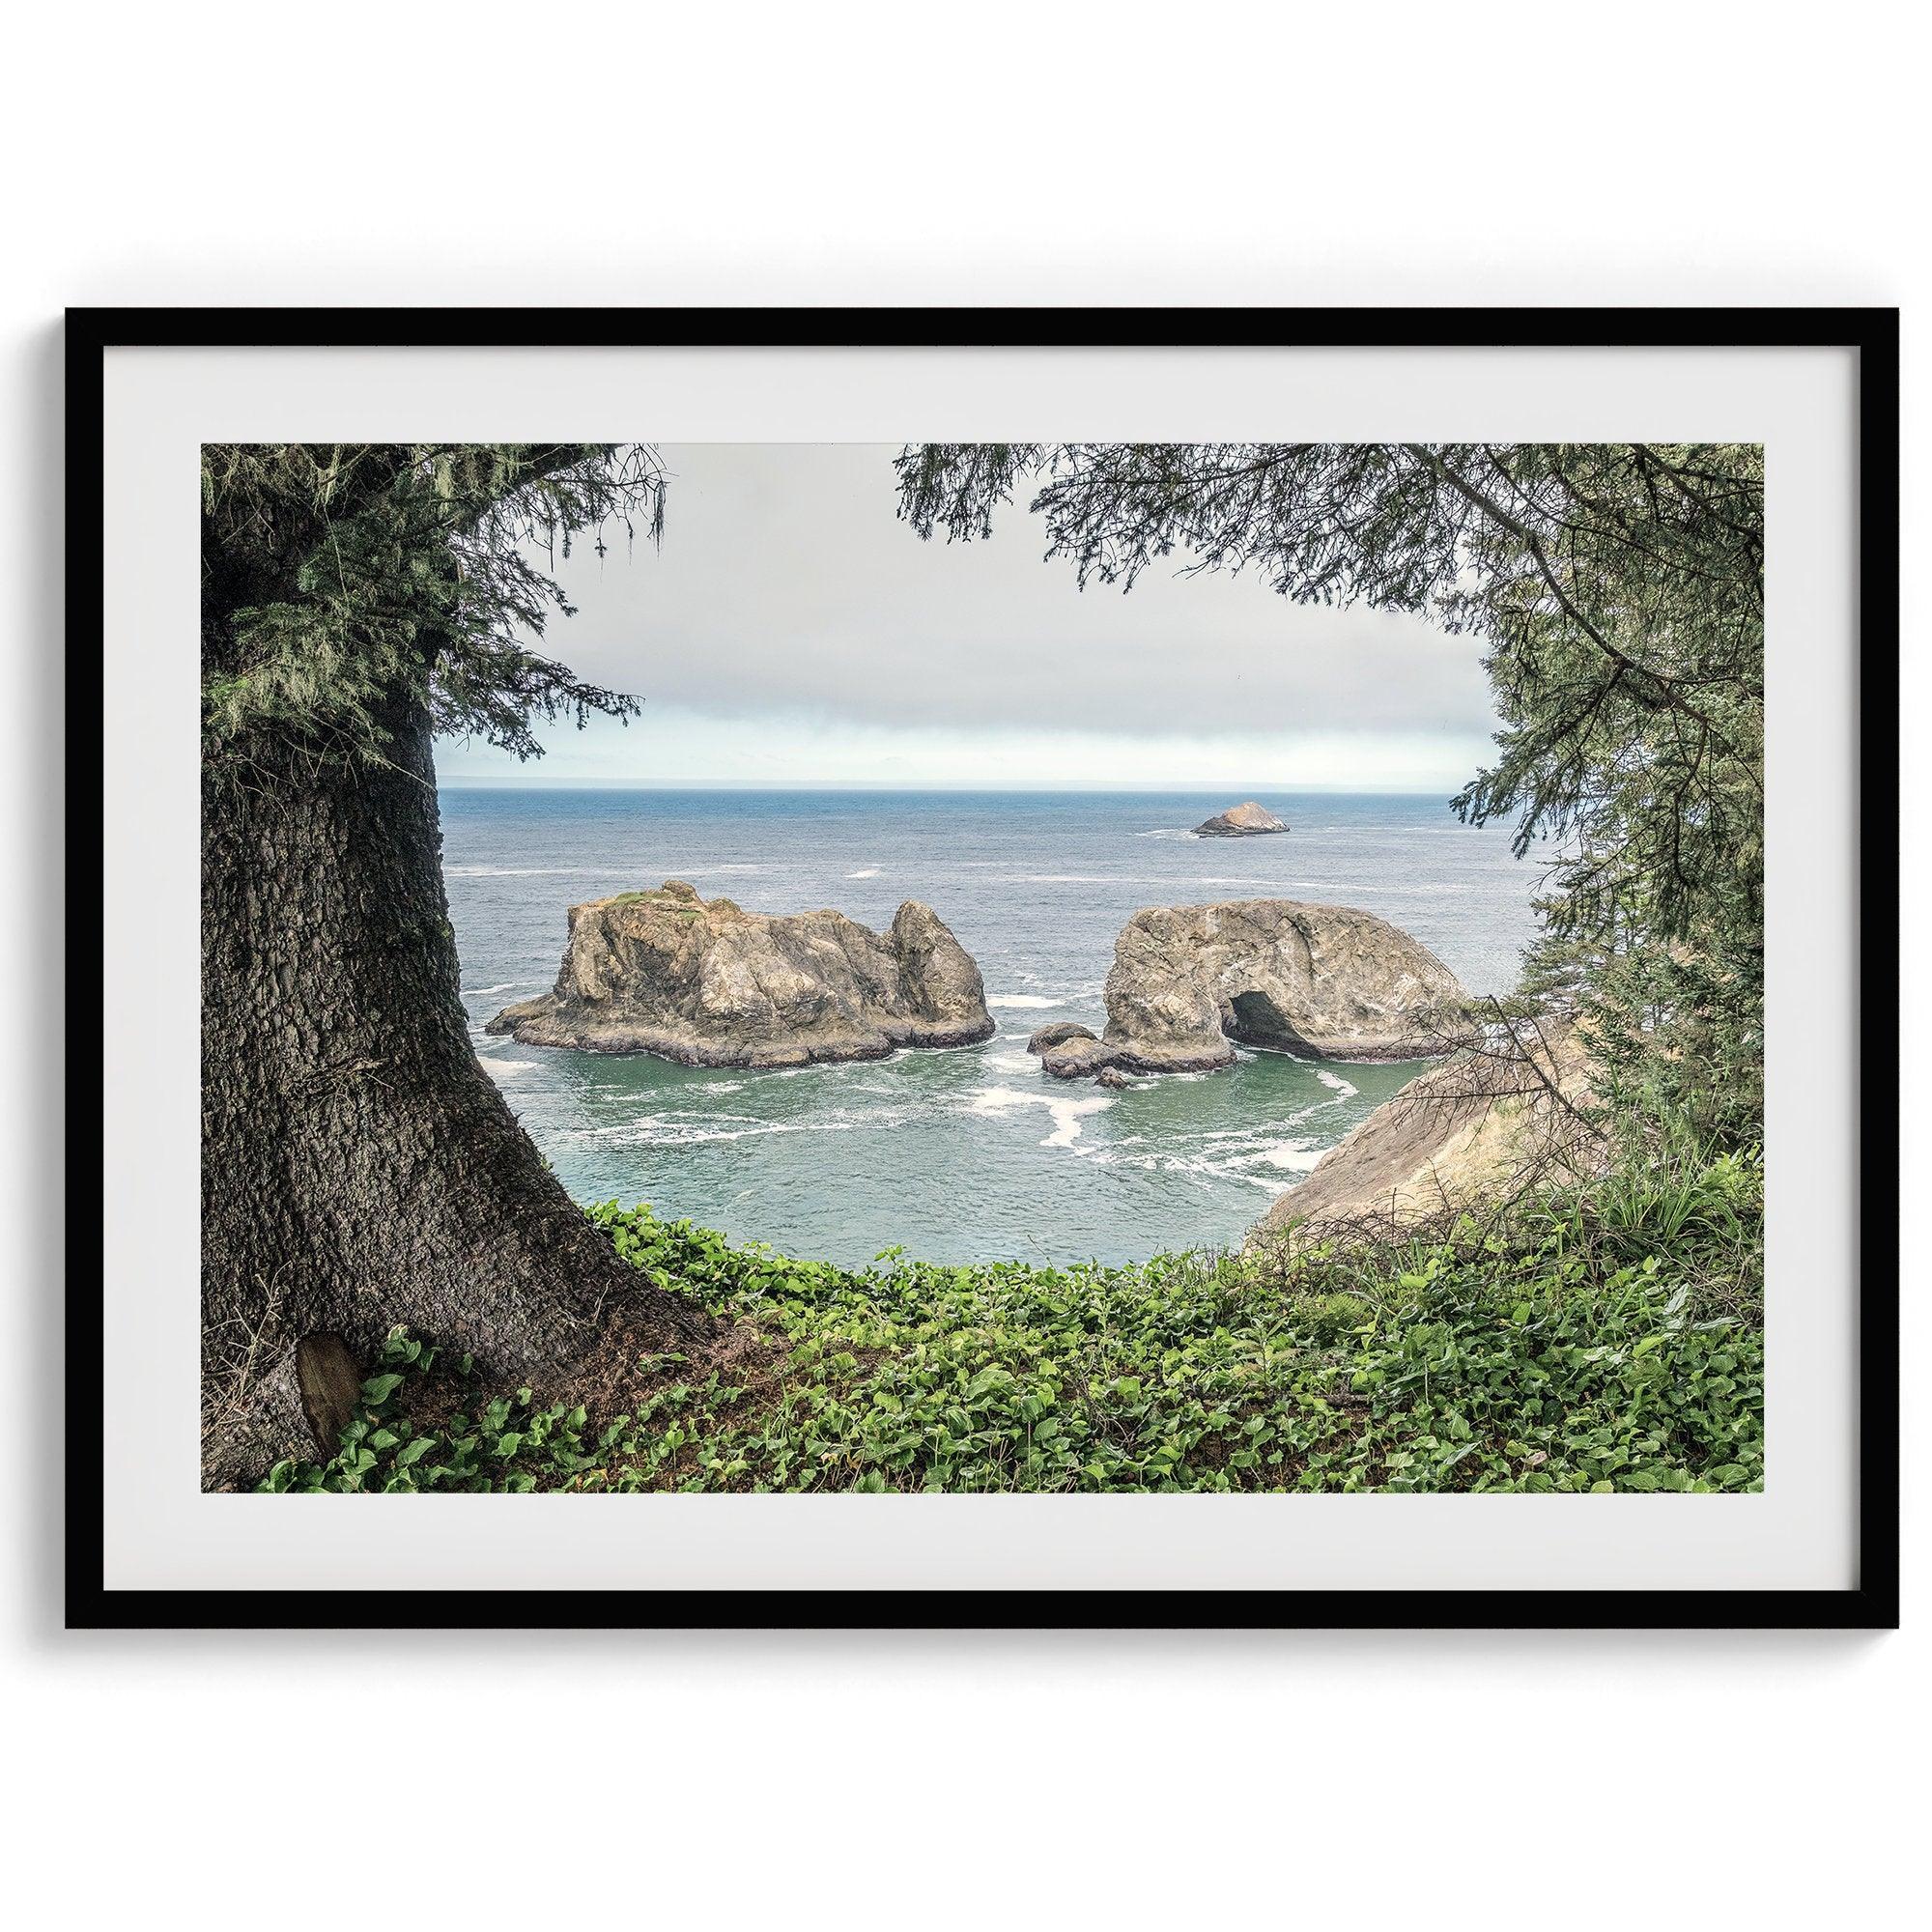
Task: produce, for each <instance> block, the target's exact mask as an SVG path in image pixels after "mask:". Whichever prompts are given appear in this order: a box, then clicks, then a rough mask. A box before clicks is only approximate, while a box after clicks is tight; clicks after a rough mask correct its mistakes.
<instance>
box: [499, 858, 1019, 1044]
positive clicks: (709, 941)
mask: <svg viewBox="0 0 1932 1932" xmlns="http://www.w3.org/2000/svg"><path fill="white" fill-rule="evenodd" d="M488 1031H490V1032H491V1033H497V1034H502V1033H507V1034H510V1035H512V1036H513V1037H516V1038H517V1039H519V1040H522V1041H523V1042H524V1043H525V1044H526V1045H529V1046H571V1047H578V1048H581V1049H582V1050H584V1051H587V1052H591V1053H653V1054H657V1055H659V1056H661V1057H662V1058H664V1059H666V1060H675V1061H680V1062H682V1063H683V1064H684V1065H689V1066H803V1065H807V1064H809V1063H810V1062H812V1061H827V1060H877V1059H880V1058H882V1057H883V1056H884V1055H886V1054H888V1053H890V1052H892V1050H893V1049H894V1048H895V1047H898V1046H965V1045H969V1044H970V1043H972V1042H973V1041H975V1040H981V1039H988V1038H990V1037H992V1033H993V1018H992V1015H991V1014H990V1013H989V1012H988V1011H987V1010H986V994H985V986H984V983H983V981H982V980H980V969H979V967H978V966H976V965H975V964H974V963H973V960H972V959H971V957H970V956H969V955H968V954H967V952H966V951H965V949H964V948H963V947H962V946H961V945H960V944H959V942H958V941H957V940H956V939H954V938H953V936H952V932H951V931H950V930H949V929H948V928H947V925H946V923H945V922H944V921H943V920H941V919H940V917H939V915H938V914H937V913H935V912H934V911H933V910H932V908H931V907H930V906H927V905H922V904H920V903H919V901H918V900H916V899H908V900H907V901H906V902H905V904H903V905H902V906H900V907H899V909H898V912H897V914H896V915H895V918H894V920H893V923H892V925H891V927H890V928H889V929H888V930H887V931H886V932H883V933H878V932H873V931H872V930H871V929H870V928H869V927H867V926H863V925H860V924H859V923H857V922H856V921H853V920H850V919H847V918H846V917H845V915H844V914H843V913H840V912H833V911H830V910H826V911H820V912H804V913H792V914H765V913H750V912H745V911H743V910H742V909H741V908H740V907H738V906H736V905H734V904H733V903H732V901H731V900H729V899H725V898H718V899H712V900H709V901H708V902H707V901H706V900H704V899H702V898H700V897H699V896H698V894H697V891H696V887H694V886H690V885H687V884H686V883H685V882H684V881H683V880H681V879H671V880H668V881H667V882H666V883H665V884H664V885H663V886H661V887H659V888H658V889H657V890H656V891H654V892H639V893H619V894H618V895H616V896H615V897H614V898H608V899H598V900H594V901H592V902H591V903H590V904H587V905H578V906H572V907H571V908H570V938H569V943H568V944H567V946H566V947H565V950H564V955H563V964H562V966H561V967H560V968H559V969H558V972H557V976H556V985H555V987H554V989H553V990H552V991H551V992H549V993H546V994H545V995H543V996H542V997H541V998H540V999H534V1000H524V1001H521V1002H519V1003H518V1004H517V1005H516V1006H512V1007H505V1008H504V1009H503V1010H502V1011H501V1012H500V1013H498V1014H497V1016H496V1018H495V1019H493V1020H492V1021H491V1022H490V1023H489V1028H488Z"/></svg>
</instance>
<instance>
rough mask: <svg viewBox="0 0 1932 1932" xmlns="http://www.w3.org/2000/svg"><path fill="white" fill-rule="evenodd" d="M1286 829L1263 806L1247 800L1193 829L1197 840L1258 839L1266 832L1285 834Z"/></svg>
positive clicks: (1218, 813)
mask: <svg viewBox="0 0 1932 1932" xmlns="http://www.w3.org/2000/svg"><path fill="white" fill-rule="evenodd" d="M1287 830H1288V827H1287V826H1286V825H1285V824H1283V823H1282V821H1281V820H1280V819H1278V818H1277V817H1276V816H1275V815H1274V813H1273V812H1271V811H1270V810H1268V809H1267V808H1266V807H1265V806H1262V805H1257V804H1256V803H1255V802H1254V800H1253V799H1249V800H1248V801H1247V803H1246V804H1245V805H1231V806H1230V807H1229V808H1228V810H1226V811H1223V812H1217V813H1216V814H1215V816H1214V817H1212V818H1210V819H1208V821H1207V822H1206V823H1205V824H1201V825H1197V826H1196V827H1195V828H1194V836H1195V837H1196V838H1260V837H1261V836H1262V835H1263V834H1264V833H1266V832H1286V831H1287Z"/></svg>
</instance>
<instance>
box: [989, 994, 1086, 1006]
mask: <svg viewBox="0 0 1932 1932" xmlns="http://www.w3.org/2000/svg"><path fill="white" fill-rule="evenodd" d="M1065 1004H1066V1002H1065V1000H1050V999H1048V998H1047V997H1046V996H1045V995H1044V994H1041V993H989V994H987V996H986V1005H987V1006H988V1007H989V1008H991V1009H995V1010H997V1009H999V1008H1001V1007H1064V1006H1065Z"/></svg>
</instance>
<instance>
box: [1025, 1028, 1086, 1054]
mask: <svg viewBox="0 0 1932 1932" xmlns="http://www.w3.org/2000/svg"><path fill="white" fill-rule="evenodd" d="M1098 1037H1099V1036H1098V1035H1096V1034H1095V1033H1094V1029H1093V1028H1092V1027H1086V1026H1082V1025H1081V1024H1080V1022H1079V1021H1078V1020H1048V1021H1047V1023H1046V1024H1045V1025H1044V1026H1043V1027H1036V1028H1035V1029H1034V1030H1033V1034H1032V1036H1031V1037H1029V1038H1028V1040H1027V1051H1028V1052H1029V1053H1044V1052H1045V1051H1046V1050H1047V1049H1048V1048H1049V1047H1053V1046H1062V1045H1064V1044H1065V1042H1066V1041H1067V1040H1069V1039H1096V1038H1098Z"/></svg>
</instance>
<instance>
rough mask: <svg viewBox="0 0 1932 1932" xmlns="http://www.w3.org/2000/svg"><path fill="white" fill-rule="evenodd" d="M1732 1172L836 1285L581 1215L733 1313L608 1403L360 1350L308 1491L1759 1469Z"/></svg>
mask: <svg viewBox="0 0 1932 1932" xmlns="http://www.w3.org/2000/svg"><path fill="white" fill-rule="evenodd" d="M1762 1214H1763V1196H1762V1177H1761V1170H1760V1168H1759V1165H1758V1163H1757V1161H1756V1159H1755V1158H1754V1157H1744V1156H1726V1157H1723V1158H1719V1159H1715V1160H1686V1161H1680V1162H1676V1163H1673V1164H1670V1165H1667V1166H1665V1167H1662V1168H1660V1169H1652V1170H1647V1171H1644V1172H1641V1173H1634V1174H1625V1175H1617V1176H1612V1177H1610V1178H1609V1179H1605V1180H1603V1181H1599V1182H1596V1183H1593V1184H1592V1185H1591V1186H1590V1187H1589V1188H1588V1189H1587V1190H1577V1191H1571V1192H1567V1193H1562V1194H1556V1195H1551V1196H1547V1197H1545V1198H1543V1199H1540V1200H1538V1201H1536V1202H1534V1203H1533V1204H1530V1205H1528V1206H1525V1207H1522V1208H1518V1209H1516V1210H1514V1211H1513V1212H1512V1213H1511V1214H1510V1215H1509V1216H1508V1217H1507V1218H1506V1219H1503V1220H1501V1221H1499V1222H1497V1223H1495V1224H1493V1225H1491V1226H1488V1227H1478V1226H1476V1225H1475V1224H1473V1223H1470V1222H1467V1221H1465V1222H1463V1223H1462V1224H1460V1225H1458V1226H1457V1227H1455V1228H1452V1229H1449V1230H1446V1231H1442V1232H1440V1233H1438V1234H1437V1235H1435V1236H1433V1237H1431V1238H1428V1239H1419V1238H1418V1239H1414V1240H1405V1241H1398V1242H1383V1243H1378V1244H1374V1245H1369V1246H1355V1247H1351V1248H1350V1249H1348V1250H1347V1251H1338V1250H1335V1249H1318V1250H1315V1251H1312V1252H1309V1253H1305V1254H1301V1255H1298V1256H1295V1257H1293V1258H1290V1259H1286V1260H1283V1259H1275V1260H1272V1261H1257V1260H1249V1259H1242V1258H1239V1257H1229V1256H1214V1255H1203V1254H1180V1255H1160V1256H1156V1257H1155V1258H1153V1259H1152V1260H1151V1261H1148V1262H1145V1263H1141V1264H1136V1265H1133V1266H1129V1267H1100V1266H1078V1267H1066V1268H1048V1267H1037V1266H1033V1265H1029V1264H1021V1263H1016V1262H1009V1263H997V1264H983V1265H975V1266H969V1267H947V1266H938V1265H935V1264H930V1263H922V1262H916V1261H912V1260H909V1259H907V1258H906V1257H905V1256H904V1255H902V1254H900V1253H898V1252H897V1251H890V1252H888V1253H886V1254H883V1255H881V1256H879V1257H878V1259H877V1260H876V1261H875V1262H874V1263H873V1264H871V1265H870V1266H869V1267H867V1268H865V1269H856V1270H855V1269H847V1268H841V1267H837V1266H834V1265H833V1264H829V1263H825V1262H810V1261H796V1260H792V1259H788V1258H786V1257H784V1256H781V1255H778V1254H775V1253H772V1252H771V1251H770V1250H768V1249H765V1248H760V1247H752V1248H742V1249H734V1248H732V1247H730V1246H729V1245H728V1244H727V1243H726V1242H725V1239H724V1238H723V1236H719V1235H717V1234H715V1233H712V1232H709V1231H707V1230H704V1229H700V1228H696V1227H693V1226H692V1225H691V1224H690V1223H688V1222H666V1221H663V1220H660V1219H659V1218H658V1217H657V1216H656V1215H654V1214H653V1213H652V1212H651V1210H650V1209H649V1208H643V1207H639V1208H630V1209H620V1208H618V1207H617V1206H616V1205H615V1204H614V1203H611V1204H608V1205H606V1206H604V1207H602V1208H595V1209H593V1210H592V1218H593V1219H595V1220H596V1221H597V1222H598V1223H599V1225H600V1226H602V1227H604V1228H605V1229H607V1230H608V1231H609V1233H610V1235H611V1238H612V1240H613V1241H614V1242H615V1244H616V1246H617V1249H618V1251H619V1253H620V1254H622V1255H623V1256H624V1257H625V1258H626V1259H627V1260H629V1261H630V1262H631V1263H632V1264H634V1265H635V1266H637V1267H638V1268H639V1270H641V1271H642V1272H643V1273H645V1274H646V1275H648V1276H649V1277H650V1278H651V1279H652V1280H653V1281H654V1282H656V1283H657V1284H658V1285H659V1286H661V1287H663V1288H665V1289H667V1290H668V1291H670V1292H672V1293H679V1294H683V1295H687V1296H690V1297H692V1298H694V1299H696V1300H697V1301H699V1302H701V1303H702V1304H703V1305H704V1306H705V1307H706V1308H707V1309H709V1310H711V1311H712V1312H713V1313H715V1314H717V1315H719V1316H721V1317H724V1318H726V1319H728V1320H729V1321H732V1322H733V1323H734V1329H733V1338H732V1345H731V1346H730V1347H728V1348H727V1349H725V1350H724V1351H722V1353H721V1355H720V1356H719V1357H718V1358H717V1359H716V1360H714V1361H712V1362H709V1363H703V1362H695V1361H687V1360H685V1359H684V1358H681V1357H656V1358H647V1359H645V1360H644V1361H643V1362H641V1363H640V1364H639V1371H640V1378H639V1379H636V1380H634V1381H633V1383H632V1387H633V1391H634V1394H633V1396H631V1397H627V1398H625V1401H626V1403H627V1406H625V1407H623V1408H622V1409H621V1410H619V1411H617V1412H615V1413H609V1414H607V1413H602V1412H596V1410H595V1405H594V1404H586V1403H585V1402H581V1401H572V1400H570V1399H569V1392H568V1391H565V1392H562V1396H561V1399H558V1398H556V1397H554V1396H553V1397H552V1398H551V1399H548V1400H546V1399H544V1398H543V1397H540V1396H537V1395H535V1394H534V1393H533V1392H532V1391H531V1390H529V1389H518V1390H493V1389H490V1388H488V1387H487V1386H485V1385H484V1384H483V1383H482V1382H481V1381H480V1379H479V1378H478V1377H477V1375H476V1372H475V1369H474V1366H473V1365H472V1364H471V1363H469V1360H468V1358H458V1359H455V1360H450V1359H448V1358H446V1357H443V1356H440V1355H439V1353H438V1351H437V1350H435V1349H434V1348H432V1347H429V1346H426V1345H425V1344H424V1343H422V1342H421V1341H419V1340H417V1339H416V1338H413V1337H412V1336H409V1335H406V1334H403V1333H401V1332H398V1333H396V1334H394V1335H392V1336H391V1338H390V1340H389V1344H388V1347H387V1350H386V1357H387V1359H386V1361H385V1364H384V1370H383V1372H382V1373H381V1374H379V1375H378V1376H376V1377H375V1378H372V1379H371V1380H370V1381H369V1382H367V1383H366V1384H365V1385H364V1389H363V1395H364V1408H363V1412H362V1413H361V1414H360V1415H359V1416H358V1417H357V1419H356V1420H355V1422H354V1423H352V1425H351V1427H350V1429H349V1431H348V1432H346V1433H345V1435H344V1437H343V1439H342V1444H341V1448H340V1451H339V1453H338V1454H337V1455H336V1456H335V1457H334V1459H333V1460H332V1461H330V1462H328V1463H278V1464H277V1465H276V1466H275V1468H274V1469H273V1470H272V1471H271V1472H270V1476H269V1479H268V1481H267V1483H266V1484H265V1485H264V1487H265V1488H267V1489H270V1490H275V1491H282V1490H309V1491H315V1490H322V1491H344V1490H346V1491H357V1492H368V1491H397V1490H402V1491H409V1490H440V1491H442V1490H454V1491H511V1492H527V1491H539V1490H541V1491H555V1490H565V1491H576V1492H613V1491H614V1492H636V1491H656V1490H676V1491H777V1490H783V1491H795V1490H813V1491H860V1492H882V1491H935V1490H937V1491H1008V1490H1011V1491H1047V1492H1053V1491H1058V1492H1083V1491H1200V1490H1208V1491H1248V1490H1270V1491H1368V1490H1374V1491H1385V1492H1444V1491H1487V1492H1500V1491H1513V1492H1521V1491H1546V1492H1578V1491H1583V1492H1613V1491H1658V1490H1671V1491H1690V1492H1717V1491H1739V1490H1756V1489H1759V1488H1761V1487H1762V1483H1763V1474H1764V1441H1763V1386H1764V1346H1763V1332H1762V1319H1761V1318H1762V1285H1761V1284H1762V1276H1761V1256H1762Z"/></svg>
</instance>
